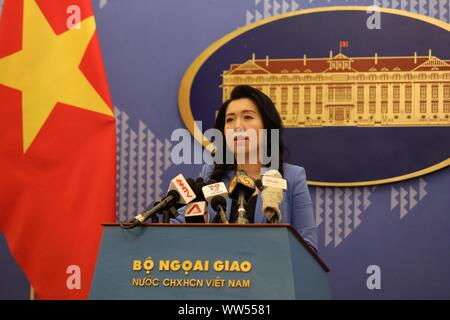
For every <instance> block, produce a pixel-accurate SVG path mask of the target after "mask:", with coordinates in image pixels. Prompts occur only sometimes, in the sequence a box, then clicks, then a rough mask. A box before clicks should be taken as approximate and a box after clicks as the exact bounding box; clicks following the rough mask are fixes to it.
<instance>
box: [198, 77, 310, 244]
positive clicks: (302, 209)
mask: <svg viewBox="0 0 450 320" xmlns="http://www.w3.org/2000/svg"><path fill="white" fill-rule="evenodd" d="M215 128H216V129H218V130H220V131H221V132H222V137H223V141H226V143H223V146H216V147H218V148H220V147H222V148H224V150H221V151H222V153H220V154H223V155H224V161H223V162H222V164H219V163H216V164H215V165H204V166H203V168H202V170H201V174H200V176H201V177H202V178H203V179H204V180H205V181H209V180H215V181H220V182H224V183H225V184H226V185H229V183H230V181H231V180H232V179H233V177H235V176H236V175H237V174H238V173H239V172H245V174H246V175H247V176H250V177H251V178H253V179H254V180H258V179H261V177H262V175H263V174H264V172H265V171H267V170H268V169H269V168H268V166H269V165H263V164H261V161H260V159H259V158H260V157H259V156H258V157H256V161H248V160H249V159H250V158H251V157H250V154H251V153H252V152H253V153H255V152H256V154H257V155H259V151H260V150H261V148H265V151H266V152H267V151H268V152H267V153H270V150H271V149H272V148H271V147H272V144H278V151H279V152H278V155H270V154H267V156H268V157H270V159H272V160H273V159H274V157H276V156H278V159H277V160H278V161H277V163H278V164H279V165H278V168H273V165H272V168H271V169H277V170H278V171H279V173H281V175H282V177H283V178H284V179H285V180H286V181H287V190H286V192H285V193H284V197H283V199H282V201H281V204H280V206H279V208H280V212H281V220H280V221H279V222H280V223H288V224H291V225H292V226H293V227H294V228H295V229H296V230H297V231H298V232H299V233H300V234H301V236H302V237H303V238H304V239H305V240H306V241H307V242H308V244H309V245H310V246H311V247H312V248H313V249H314V250H316V251H317V241H318V240H317V226H316V222H315V217H314V212H313V208H312V202H311V197H310V194H309V190H308V186H307V184H306V174H305V170H304V169H303V168H302V167H299V166H296V165H292V164H288V163H285V162H284V161H283V153H284V149H285V148H284V143H283V140H282V134H281V133H282V130H283V124H282V120H281V117H280V115H279V114H278V111H277V110H276V108H275V105H274V104H273V102H272V101H271V99H270V98H269V97H268V96H267V95H265V94H264V93H263V92H261V91H260V90H257V89H255V88H253V87H250V86H247V85H240V86H237V87H235V88H234V89H233V91H232V92H231V96H230V99H228V100H227V101H225V102H224V103H223V104H222V106H221V108H220V109H219V111H218V114H217V117H216V123H215ZM261 129H267V138H266V139H261V138H260V135H259V134H256V140H257V142H256V143H254V140H253V141H252V140H251V139H249V135H248V132H250V131H253V132H259V130H261ZM273 129H277V130H278V133H279V134H278V135H275V136H277V137H279V138H278V139H276V140H278V141H271V140H272V135H271V130H273ZM230 150H233V151H232V152H233V153H234V155H235V156H234V157H231V158H233V159H234V161H233V163H227V162H226V159H225V158H226V153H227V152H230ZM238 150H241V152H242V153H245V160H244V161H236V158H238V155H237V154H236V152H237V151H238ZM229 158H230V157H228V159H229ZM254 158H255V157H254ZM254 158H253V159H254ZM240 159H243V157H241V158H240ZM261 208H262V200H261V193H260V192H258V189H256V191H255V193H254V194H253V196H252V197H251V198H250V199H249V200H248V201H247V205H246V212H247V218H248V222H249V223H266V222H267V217H266V216H265V215H264V214H263V213H262V210H261ZM228 209H229V210H227V211H228V212H227V215H228V220H229V222H230V223H233V222H236V219H237V218H238V216H237V211H238V210H237V205H236V202H235V201H233V205H232V206H231V208H228Z"/></svg>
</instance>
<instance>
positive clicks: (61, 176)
mask: <svg viewBox="0 0 450 320" xmlns="http://www.w3.org/2000/svg"><path fill="white" fill-rule="evenodd" d="M0 170H1V171H0V172H1V173H0V177H1V178H0V229H1V231H2V232H3V233H4V235H5V237H6V239H7V241H8V245H9V248H10V250H11V253H12V255H13V256H14V258H15V259H16V261H17V263H18V264H19V266H20V267H21V268H22V270H23V271H24V273H25V275H26V276H27V278H28V280H29V281H30V283H31V285H32V286H33V288H34V289H35V292H36V294H37V297H38V299H86V298H88V294H89V290H90V284H91V281H92V277H93V271H94V268H95V262H96V257H97V251H98V248H99V244H100V237H101V231H102V227H101V223H105V222H114V220H115V121H114V114H113V109H112V102H111V98H110V94H109V90H108V85H107V81H106V76H105V73H104V68H103V63H102V57H101V52H100V46H99V42H98V38H97V33H96V24H95V19H94V16H93V11H92V7H91V3H90V0H58V1H54V0H5V1H4V4H3V12H2V17H1V20H0Z"/></svg>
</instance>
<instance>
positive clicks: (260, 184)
mask: <svg viewBox="0 0 450 320" xmlns="http://www.w3.org/2000/svg"><path fill="white" fill-rule="evenodd" d="M255 185H256V187H257V188H258V190H259V191H263V189H264V188H263V184H262V181H261V179H256V180H255Z"/></svg>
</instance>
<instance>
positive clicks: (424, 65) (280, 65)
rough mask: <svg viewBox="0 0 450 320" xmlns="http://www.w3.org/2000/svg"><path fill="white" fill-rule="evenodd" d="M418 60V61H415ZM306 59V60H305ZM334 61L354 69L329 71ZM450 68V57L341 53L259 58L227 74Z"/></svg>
mask: <svg viewBox="0 0 450 320" xmlns="http://www.w3.org/2000/svg"><path fill="white" fill-rule="evenodd" d="M415 60H416V61H415ZM305 61H306V63H305ZM330 61H338V62H340V61H350V62H351V70H340V71H337V70H329V67H330V64H329V62H330ZM432 70H437V71H450V60H441V59H439V58H437V57H435V56H431V59H430V56H417V57H416V58H415V57H414V56H405V57H377V58H375V56H373V57H350V58H349V57H347V56H344V55H343V54H338V55H336V56H334V57H333V59H331V60H330V58H329V57H328V58H306V59H303V58H299V59H268V60H266V59H255V60H248V61H246V62H244V63H243V64H232V65H231V66H230V69H229V70H227V71H225V74H233V75H238V74H242V75H245V74H283V73H286V74H290V73H322V72H383V71H386V72H392V71H403V72H411V71H432Z"/></svg>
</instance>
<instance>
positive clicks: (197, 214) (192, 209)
mask: <svg viewBox="0 0 450 320" xmlns="http://www.w3.org/2000/svg"><path fill="white" fill-rule="evenodd" d="M204 185H205V182H204V181H203V178H201V177H199V178H197V180H195V183H194V184H193V187H192V189H193V190H194V193H195V199H196V200H197V201H196V202H191V203H189V204H188V205H187V206H186V209H185V211H184V212H185V213H184V219H185V221H186V223H209V213H208V204H207V203H206V200H205V197H204V196H203V192H202V187H203V186H204Z"/></svg>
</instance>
